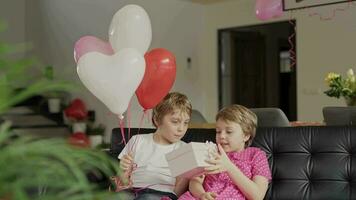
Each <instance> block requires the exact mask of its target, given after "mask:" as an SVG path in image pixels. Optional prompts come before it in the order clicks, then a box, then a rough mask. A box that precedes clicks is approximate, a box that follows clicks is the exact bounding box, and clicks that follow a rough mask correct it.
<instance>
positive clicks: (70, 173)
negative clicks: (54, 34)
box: [0, 24, 119, 200]
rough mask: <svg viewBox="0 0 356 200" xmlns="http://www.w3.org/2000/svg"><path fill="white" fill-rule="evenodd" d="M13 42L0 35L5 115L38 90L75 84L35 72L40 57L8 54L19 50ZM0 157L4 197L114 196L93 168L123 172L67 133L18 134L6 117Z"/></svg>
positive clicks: (0, 199) (0, 94)
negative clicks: (90, 177) (93, 180)
mask: <svg viewBox="0 0 356 200" xmlns="http://www.w3.org/2000/svg"><path fill="white" fill-rule="evenodd" d="M0 28H3V24H0ZM12 47H13V46H12V45H8V44H5V43H4V42H1V41H0V72H1V73H0V116H1V114H2V113H4V112H6V111H7V110H8V109H10V108H11V107H12V106H14V105H16V104H17V103H19V102H21V101H23V100H25V99H27V98H29V97H31V96H33V95H37V94H43V93H45V92H51V91H67V90H68V89H70V88H71V87H72V85H71V84H69V83H66V82H61V81H56V82H54V81H48V80H46V79H39V80H36V79H35V78H33V77H30V76H29V75H28V73H26V70H28V69H29V68H30V67H32V66H33V65H35V64H36V62H35V60H33V59H20V60H19V59H17V60H10V59H8V58H7V55H9V54H11V53H14V52H15V51H13V50H14V48H12ZM22 77H24V81H25V82H26V86H27V87H26V88H25V89H23V90H21V91H20V92H15V91H16V87H15V86H14V85H15V83H17V82H18V81H20V79H21V78H22ZM0 160H1V162H0V172H1V173H0V200H28V199H44V200H47V199H48V200H56V199H58V200H59V199H61V200H63V199H66V200H90V199H93V200H94V199H111V197H110V196H111V195H112V194H111V193H108V192H107V191H106V190H102V189H99V188H98V187H97V184H93V183H91V182H90V181H89V180H88V178H87V174H88V173H89V172H90V173H94V174H95V173H96V174H103V175H105V176H111V175H116V174H118V172H119V169H118V166H117V163H116V162H115V161H113V160H111V159H110V158H109V157H108V156H107V155H106V154H104V153H103V152H99V151H93V150H90V149H84V148H76V147H73V146H70V145H69V144H67V142H66V141H65V140H61V139H34V138H31V137H26V136H21V137H18V136H15V135H13V134H12V131H11V122H8V121H5V122H4V121H2V122H0ZM114 199H117V198H114Z"/></svg>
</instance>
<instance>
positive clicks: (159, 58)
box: [136, 48, 176, 110]
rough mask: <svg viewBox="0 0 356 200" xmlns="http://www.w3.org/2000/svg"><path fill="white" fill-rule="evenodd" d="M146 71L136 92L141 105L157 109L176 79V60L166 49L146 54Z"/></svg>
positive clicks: (154, 50) (158, 49) (145, 107)
mask: <svg viewBox="0 0 356 200" xmlns="http://www.w3.org/2000/svg"><path fill="white" fill-rule="evenodd" d="M145 61H146V69H145V75H144V77H143V80H142V81H141V84H140V85H139V87H138V88H137V90H136V96H137V98H138V101H139V103H140V105H141V106H142V107H143V108H144V109H145V110H147V109H151V108H153V107H155V106H156V105H157V104H158V103H159V102H160V101H161V100H162V99H163V98H164V97H165V96H166V95H167V93H168V92H169V90H170V89H171V88H172V86H173V83H174V81H175V78H176V58H175V56H174V55H173V54H172V53H171V52H169V51H168V50H166V49H163V48H157V49H153V50H151V51H150V52H148V53H146V54H145Z"/></svg>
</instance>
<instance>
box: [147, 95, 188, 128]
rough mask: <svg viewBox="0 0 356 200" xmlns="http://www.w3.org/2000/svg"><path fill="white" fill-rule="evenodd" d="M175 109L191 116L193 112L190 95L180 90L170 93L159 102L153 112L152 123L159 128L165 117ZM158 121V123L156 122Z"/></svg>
mask: <svg viewBox="0 0 356 200" xmlns="http://www.w3.org/2000/svg"><path fill="white" fill-rule="evenodd" d="M175 109H178V110H180V111H181V112H182V113H187V114H188V115H189V117H190V116H191V114H192V105H191V103H190V101H189V100H188V97H187V96H186V95H184V94H181V93H179V92H171V93H168V94H167V95H166V96H165V97H164V98H163V100H162V101H161V102H159V103H158V104H157V105H156V107H155V108H154V109H153V112H152V123H153V125H154V126H155V127H156V128H157V126H158V125H159V124H161V122H162V119H163V117H164V116H165V115H166V114H168V113H171V112H173V111H174V110H175ZM156 123H157V124H156Z"/></svg>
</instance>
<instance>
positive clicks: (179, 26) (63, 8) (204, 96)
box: [0, 0, 356, 135]
mask: <svg viewBox="0 0 356 200" xmlns="http://www.w3.org/2000/svg"><path fill="white" fill-rule="evenodd" d="M3 2H4V1H2V2H1V6H0V9H1V13H7V14H6V16H7V17H13V18H14V19H15V21H16V23H13V24H16V25H15V27H16V28H15V30H13V31H11V34H10V35H9V37H11V38H13V39H14V40H19V41H20V40H22V39H23V38H26V39H27V40H28V41H33V42H34V44H35V49H34V53H35V54H36V55H38V56H39V57H40V59H42V61H43V64H46V65H47V64H51V65H53V66H54V67H55V71H56V73H57V74H59V75H60V76H61V77H62V78H66V79H69V80H74V81H75V82H76V83H77V84H78V85H80V86H81V85H82V84H81V82H80V81H79V79H78V77H77V74H76V65H75V62H74V60H73V45H74V43H75V41H77V40H78V39H79V38H80V37H82V36H84V35H95V36H97V37H99V38H102V39H105V40H107V39H108V36H107V32H108V28H109V24H110V21H111V18H112V16H113V15H114V13H115V12H116V11H117V10H119V9H120V8H122V7H123V6H124V5H126V4H129V3H130V4H132V3H134V4H139V5H141V6H143V7H144V8H145V9H146V11H147V12H148V14H149V15H150V17H151V22H152V29H153V40H152V44H151V48H156V47H163V48H167V49H169V50H171V51H172V52H173V53H174V54H175V55H176V57H177V69H178V73H177V79H176V82H175V85H174V88H173V90H174V91H180V92H183V93H186V94H187V95H188V96H189V97H190V99H191V100H192V103H193V106H194V107H195V108H197V109H198V110H201V111H202V113H203V114H204V116H205V117H206V118H208V120H209V121H214V116H215V114H216V112H217V110H218V91H217V85H218V83H217V79H218V77H217V72H218V70H217V30H218V29H220V28H228V27H238V26H245V25H251V24H261V23H269V22H270V21H266V22H262V21H259V20H258V19H257V18H256V17H255V14H254V2H255V1H253V0H231V1H223V2H222V3H217V4H204V5H202V4H193V3H190V2H189V1H182V0H120V1H117V0H100V1H98V0H71V1H69V0H66V1H57V0H26V1H25V0H7V1H6V2H5V3H3ZM23 2H25V8H24V3H23ZM2 5H6V7H3V6H2ZM344 5H345V4H336V5H333V6H324V7H319V8H316V9H313V10H301V11H296V12H293V14H292V18H295V19H296V20H297V40H296V42H297V49H298V50H297V58H298V60H297V61H298V66H297V67H298V68H297V79H298V80H297V84H298V85H297V91H298V101H297V103H298V119H299V120H303V121H321V120H322V115H321V108H322V107H323V106H326V105H345V104H344V102H343V101H342V100H337V99H333V98H329V97H326V95H324V94H322V91H324V90H325V89H326V86H325V85H324V81H323V80H324V76H325V75H326V73H327V72H329V71H336V72H339V73H344V72H345V71H346V70H347V69H348V68H350V67H354V69H355V65H356V62H355V60H356V56H354V54H355V53H354V52H355V48H354V47H355V46H356V40H355V39H354V37H355V35H356V34H355V33H356V24H355V21H354V19H356V12H355V11H356V6H352V7H351V8H350V9H349V10H347V11H344V12H337V13H336V16H335V17H334V19H333V20H330V21H320V20H319V18H318V17H309V16H308V14H309V12H312V11H317V12H320V13H321V14H323V15H330V14H332V9H334V8H337V7H340V6H344ZM8 6H10V7H8ZM11 6H12V7H11ZM13 10H16V11H18V12H12V11H13ZM15 16H16V17H15ZM24 17H26V20H25V21H23V19H24ZM288 19H289V13H285V16H284V17H281V18H279V19H276V20H277V21H282V20H288ZM271 21H272V20H271ZM16 34H19V35H16ZM24 34H25V35H24ZM187 57H191V58H192V65H191V68H188V66H187V63H186V59H187ZM76 96H78V97H82V98H83V100H84V101H85V102H86V103H87V105H88V107H89V109H95V110H96V114H97V118H98V122H99V123H105V124H106V125H107V128H108V130H107V133H109V132H110V129H111V128H113V127H117V126H118V122H117V119H116V118H115V117H114V116H112V115H110V112H109V110H108V109H107V108H106V107H105V106H104V105H103V104H102V103H101V102H99V101H98V100H97V99H96V98H95V97H94V96H93V95H92V94H90V93H89V92H88V91H87V90H86V88H84V87H82V88H81V90H79V91H77V92H75V93H74V95H73V97H76ZM131 113H132V116H131V126H132V127H134V126H138V125H139V119H140V116H141V108H140V107H139V105H138V103H137V100H136V99H134V102H133V105H132V109H131ZM147 121H148V120H145V123H144V125H143V126H144V127H147V126H149V125H150V123H149V122H147ZM108 135H109V134H108Z"/></svg>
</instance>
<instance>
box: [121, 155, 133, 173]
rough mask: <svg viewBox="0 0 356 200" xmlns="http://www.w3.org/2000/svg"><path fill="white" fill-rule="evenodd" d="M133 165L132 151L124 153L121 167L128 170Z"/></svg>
mask: <svg viewBox="0 0 356 200" xmlns="http://www.w3.org/2000/svg"><path fill="white" fill-rule="evenodd" d="M132 167H133V156H132V153H129V154H126V155H124V156H123V157H122V158H121V160H120V168H121V169H122V170H124V171H125V172H126V171H128V170H130V169H132Z"/></svg>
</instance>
